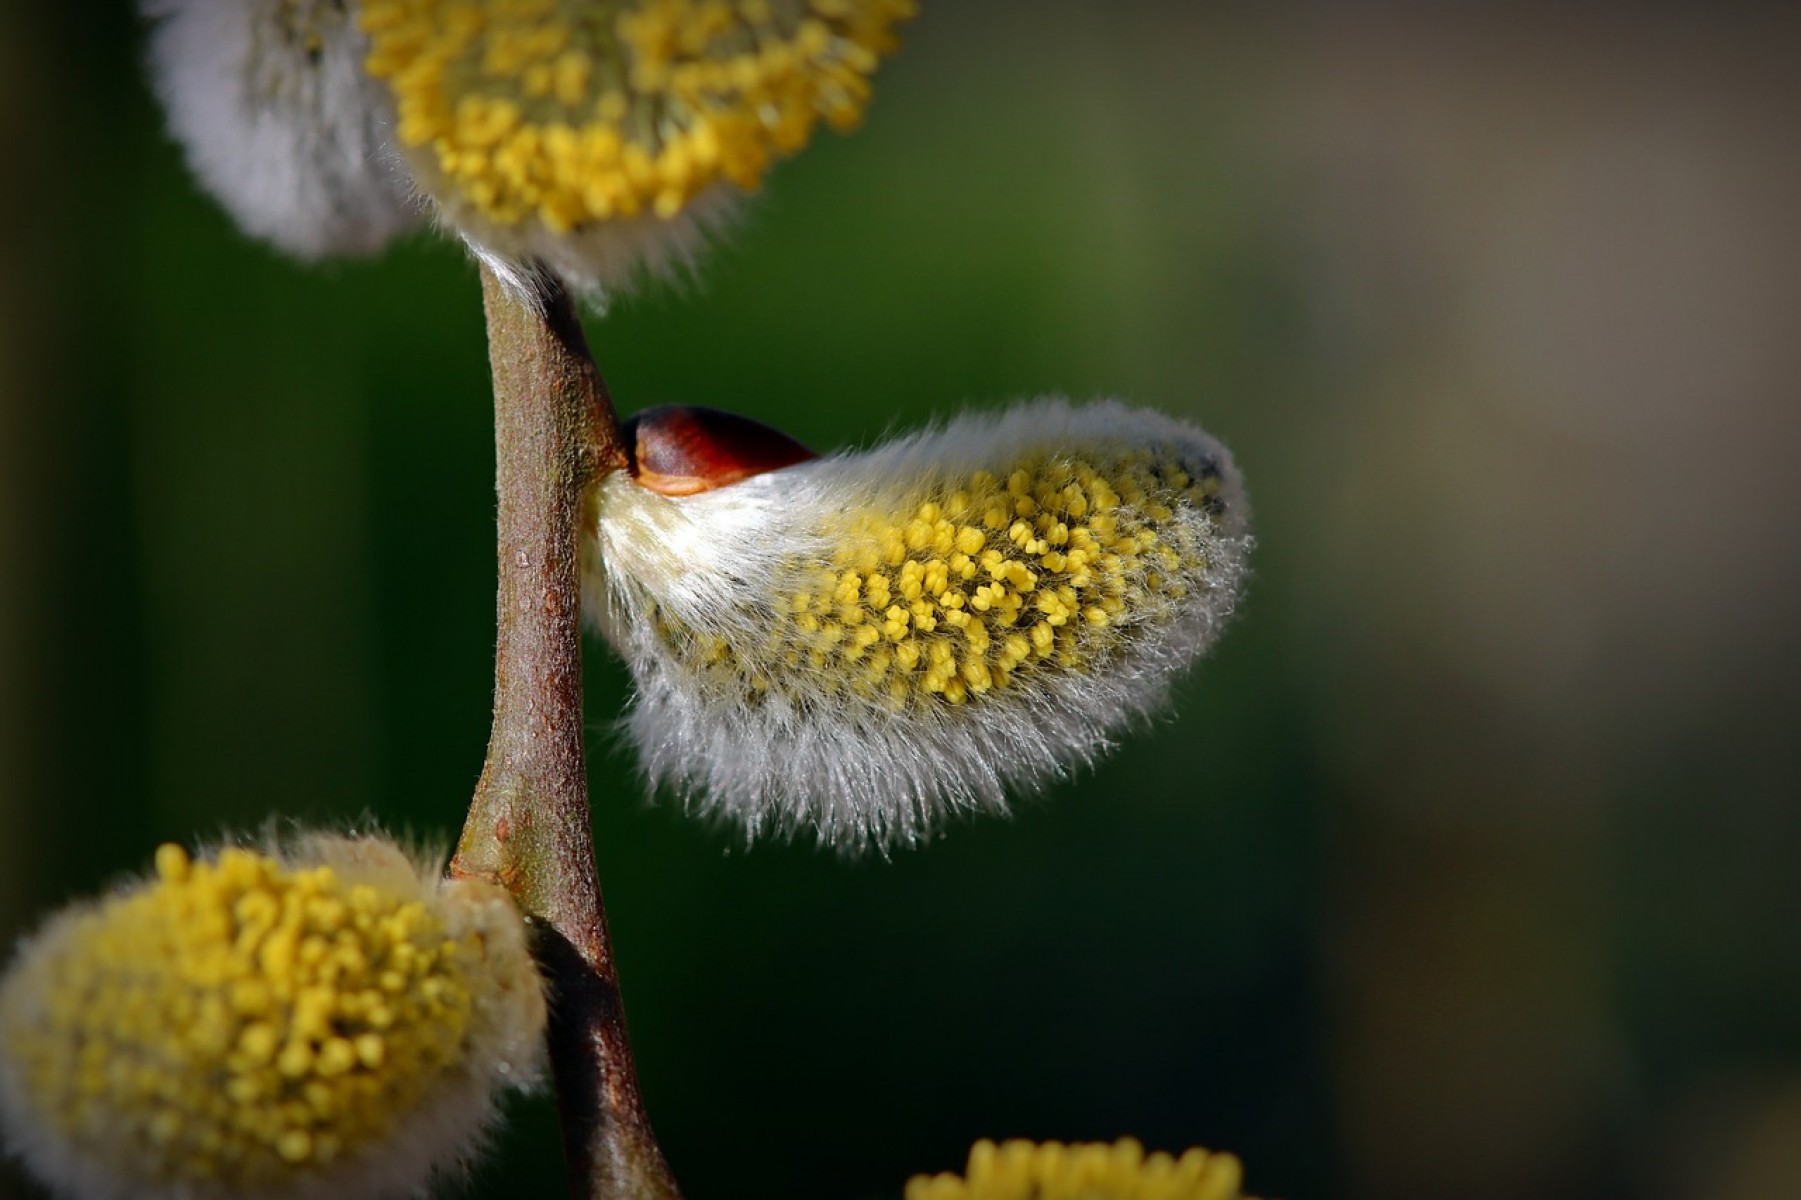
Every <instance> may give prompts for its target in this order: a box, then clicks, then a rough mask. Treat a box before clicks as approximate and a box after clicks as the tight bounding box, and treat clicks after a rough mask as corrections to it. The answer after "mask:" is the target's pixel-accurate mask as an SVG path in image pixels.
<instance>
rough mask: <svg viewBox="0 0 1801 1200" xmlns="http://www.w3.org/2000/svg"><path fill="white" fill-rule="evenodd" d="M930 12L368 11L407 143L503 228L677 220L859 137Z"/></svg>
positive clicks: (658, 0) (444, 6)
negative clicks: (887, 62)
mask: <svg viewBox="0 0 1801 1200" xmlns="http://www.w3.org/2000/svg"><path fill="white" fill-rule="evenodd" d="M913 10H914V3H913V0H735V2H727V0H480V2H477V0H366V2H365V4H364V6H363V14H362V25H363V28H364V30H365V31H366V32H367V34H368V36H369V41H370V46H371V53H370V56H369V60H368V65H369V70H370V72H371V73H372V74H373V75H375V76H376V77H377V78H380V79H383V80H384V81H386V82H387V83H388V85H389V86H390V88H391V89H392V91H393V94H394V97H395V101H396V107H397V110H398V116H399V126H398V136H399V140H400V142H401V143H402V145H403V146H405V147H408V148H409V149H412V150H414V151H416V152H422V153H424V154H426V155H427V156H428V157H429V158H430V159H431V160H432V161H434V162H435V164H436V166H437V168H438V170H439V171H440V172H441V173H442V175H443V177H444V178H445V179H446V180H448V182H449V185H450V186H451V187H452V188H454V189H455V191H456V192H457V193H458V194H459V195H460V197H461V198H462V199H464V200H465V201H467V202H468V203H469V204H471V205H473V206H474V208H475V209H476V210H477V211H478V212H479V213H480V214H481V215H482V216H484V217H486V218H487V219H488V220H490V221H492V222H494V223H495V224H497V225H500V226H517V225H520V224H523V223H525V222H528V221H532V220H534V219H535V220H536V221H539V222H541V223H542V224H543V225H544V226H545V227H546V228H548V229H549V230H550V231H551V232H552V233H557V234H561V233H566V232H569V231H571V230H577V229H580V228H582V227H584V226H586V225H588V224H590V223H592V222H599V221H606V220H609V219H613V218H628V217H632V216H636V215H638V214H639V213H655V214H657V215H658V216H661V217H665V218H668V217H673V216H675V215H676V214H678V213H679V212H681V211H682V209H683V208H684V207H685V206H686V205H687V204H688V203H689V201H691V200H692V199H693V198H694V197H696V196H697V195H699V194H700V193H701V192H703V191H705V190H706V189H708V188H710V187H711V186H713V185H714V184H716V183H718V182H720V181H722V180H729V181H731V182H733V183H736V184H738V185H739V186H741V187H743V188H746V189H749V188H754V187H755V186H756V185H757V183H758V181H759V180H760V179H761V177H762V175H763V173H764V172H765V171H766V170H767V169H768V167H769V165H770V164H771V162H773V161H774V160H775V159H776V158H779V157H781V156H784V155H787V154H791V153H793V152H794V151H796V150H798V149H799V148H800V147H801V146H803V145H804V144H805V143H806V141H807V139H808V138H809V137H810V136H811V134H812V132H813V130H814V128H815V126H816V125H817V124H818V122H819V121H820V120H822V119H823V120H825V121H826V122H827V123H829V124H831V125H833V126H834V127H836V128H840V129H844V128H849V127H850V126H852V125H854V124H855V123H856V122H857V120H858V119H859V118H860V117H861V115H862V111H863V108H864V105H865V104H866V103H867V100H868V96H869V75H870V74H871V72H873V71H874V69H875V67H876V64H877V61H878V60H879V58H880V56H881V55H883V54H885V53H888V52H890V51H892V50H893V49H894V47H895V40H894V33H893V30H894V27H895V25H896V24H898V23H899V22H900V21H901V20H903V19H905V18H907V17H909V16H911V15H912V13H913Z"/></svg>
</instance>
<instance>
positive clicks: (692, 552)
mask: <svg viewBox="0 0 1801 1200" xmlns="http://www.w3.org/2000/svg"><path fill="white" fill-rule="evenodd" d="M1139 448H1144V449H1154V450H1160V451H1163V452H1167V453H1171V454H1174V455H1176V456H1179V457H1180V458H1181V459H1182V461H1184V462H1187V463H1198V464H1203V465H1204V467H1205V469H1206V470H1208V471H1209V472H1210V473H1211V474H1212V475H1213V476H1215V477H1216V478H1217V479H1218V487H1219V501H1220V504H1219V506H1218V508H1217V510H1216V511H1215V512H1214V513H1212V515H1209V514H1208V513H1205V512H1203V511H1202V510H1201V509H1200V508H1199V507H1198V506H1188V507H1186V508H1184V509H1182V510H1180V511H1178V512H1177V513H1176V515H1175V517H1174V518H1172V520H1173V521H1174V522H1179V523H1181V524H1182V525H1183V527H1184V529H1185V530H1186V531H1187V533H1188V534H1189V535H1190V536H1192V538H1193V539H1194V544H1195V545H1196V546H1198V547H1199V548H1200V550H1201V551H1202V557H1204V560H1205V562H1204V566H1203V567H1202V568H1200V569H1197V570H1196V571H1194V572H1193V573H1192V574H1191V575H1190V576H1189V577H1188V578H1187V579H1186V583H1187V592H1186V595H1185V596H1184V597H1183V598H1182V599H1181V600H1179V601H1177V602H1175V603H1176V607H1175V611H1174V612H1173V614H1171V615H1170V616H1169V617H1168V619H1164V620H1156V621H1153V620H1150V619H1148V618H1146V619H1143V620H1138V619H1136V618H1134V617H1133V615H1132V614H1126V616H1125V619H1123V620H1121V621H1120V623H1119V625H1118V629H1119V631H1120V632H1119V634H1118V637H1117V638H1116V639H1115V640H1116V642H1117V644H1116V645H1115V646H1113V647H1111V648H1110V649H1109V650H1108V651H1107V652H1106V653H1105V654H1104V655H1103V656H1102V657H1101V658H1100V659H1099V660H1098V661H1096V662H1095V663H1094V664H1093V665H1092V667H1091V668H1088V667H1084V668H1081V669H1077V668H1071V667H1050V666H1046V667H1044V668H1042V669H1036V670H1032V671H1030V672H1027V671H1020V672H1018V673H1016V674H1015V675H1014V676H1013V681H1012V683H1011V684H1010V685H1008V686H1006V687H1002V688H996V689H994V690H992V691H988V692H986V693H985V694H983V695H981V696H977V697H971V698H970V699H969V701H968V702H966V703H963V704H958V705H953V704H945V703H932V704H923V705H918V704H916V705H905V706H899V707H897V706H895V705H891V704H884V703H881V702H880V701H879V700H873V699H871V698H869V697H868V696H865V695H859V694H857V693H856V692H855V691H854V689H852V688H850V687H848V686H846V680H845V679H844V678H843V677H842V674H837V675H835V674H834V673H833V672H832V671H831V670H830V669H823V670H822V669H817V668H815V667H810V666H809V665H807V664H805V663H801V664H797V665H790V666H788V667H785V668H784V667H783V666H781V665H779V664H776V663H772V662H768V661H764V662H760V663H759V664H758V665H759V669H760V670H765V671H775V672H782V671H784V670H785V671H786V674H784V675H783V676H782V677H781V679H780V681H779V682H780V686H779V687H777V688H771V689H770V692H769V694H768V695H767V697H759V698H758V699H759V702H757V703H746V698H745V695H744V694H743V692H742V690H741V689H734V688H732V687H729V686H728V687H721V686H719V685H718V683H717V680H709V679H708V678H706V677H705V676H704V674H703V673H702V672H700V671H697V670H696V669H695V668H694V667H693V666H692V665H691V663H689V662H685V661H684V660H683V658H682V656H681V655H680V654H679V653H677V652H676V651H675V649H674V648H673V647H672V646H671V644H670V642H669V640H668V638H667V636H666V631H665V629H664V628H663V627H662V626H661V625H660V620H661V619H663V618H667V619H668V620H672V621H674V622H678V623H679V624H680V625H681V626H683V627H685V628H687V629H689V630H692V631H694V632H695V633H696V634H698V635H701V636H703V637H711V638H718V639H723V641H724V642H725V643H726V644H728V645H730V646H732V647H734V648H737V647H755V646H757V645H758V644H759V642H760V640H762V639H767V638H768V637H769V631H770V629H771V626H772V623H773V622H780V621H781V620H782V619H783V617H782V615H781V614H782V612H784V611H785V609H784V607H783V606H784V605H785V604H786V603H787V602H788V597H789V596H790V594H791V593H792V592H793V591H794V590H795V589H797V588H800V589H804V587H805V584H804V582H801V581H803V580H804V579H805V578H808V577H810V576H811V577H816V576H817V574H818V572H820V571H821V570H823V569H829V564H831V563H832V561H833V557H832V554H833V550H834V547H835V546H836V545H837V542H836V541H835V539H837V538H841V537H842V536H843V533H842V529H843V521H842V518H843V515H844V514H847V513H857V512H861V511H873V512H879V513H883V514H896V515H899V516H900V519H902V520H904V519H905V517H904V514H905V513H907V512H909V511H910V510H911V508H912V506H914V505H915V504H917V503H918V502H919V501H920V499H921V498H923V497H926V496H928V495H930V494H933V489H934V488H937V489H939V490H942V489H943V488H944V486H945V484H946V482H947V481H950V480H954V479H956V478H958V477H960V476H965V475H968V474H969V473H972V472H975V471H979V470H987V471H991V472H995V473H997V474H998V475H999V477H1000V478H1001V479H1005V478H1006V477H1007V475H1008V474H1009V472H1010V471H1011V470H1012V469H1013V466H1014V465H1015V464H1018V463H1021V462H1022V461H1025V460H1027V459H1029V458H1030V457H1032V456H1034V455H1037V456H1041V457H1043V456H1057V455H1065V456H1079V455H1084V454H1095V453H1100V454H1105V453H1109V452H1112V453H1118V452H1121V451H1126V452H1129V451H1132V450H1134V449H1139ZM595 511H596V514H597V516H596V519H595V523H594V528H593V530H592V531H591V533H592V540H591V543H590V545H589V546H588V547H587V555H586V562H585V565H584V570H585V579H584V592H585V600H586V603H587V608H588V613H589V616H590V618H591V619H592V621H593V622H594V623H595V624H596V625H597V626H598V628H599V629H600V630H601V631H602V633H603V634H604V635H605V636H606V638H607V639H608V641H609V642H610V643H611V644H612V645H613V646H614V647H615V649H616V650H617V651H618V652H619V653H620V654H621V656H622V657H623V658H624V660H625V662H626V664H627V666H628V667H629V669H630V672H631V675H632V679H633V683H634V685H635V694H634V697H633V700H632V704H631V708H630V711H629V713H628V714H627V715H626V717H625V719H624V722H623V727H624V729H625V731H626V733H627V734H628V736H629V738H630V740H631V742H632V743H633V744H634V745H635V747H636V749H637V752H638V755H639V758H640V761H641V764H642V768H643V770H644V772H645V774H646V776H647V777H648V778H649V780H650V782H651V783H652V784H653V785H667V786H669V787H670V788H672V789H673V790H674V791H675V792H676V793H677V794H678V795H679V796H680V797H681V798H682V800H683V802H684V803H685V804H686V806H687V807H688V808H689V809H690V810H691V811H693V812H695V813H697V814H700V815H704V816H709V817H716V818H723V819H726V820H728V821H730V822H733V823H736V824H737V825H739V826H740V827H742V829H743V830H744V831H745V833H746V835H747V836H749V837H755V836H757V835H761V834H772V835H777V836H786V835H793V834H796V833H811V834H813V835H814V836H816V837H817V839H818V840H819V841H820V842H821V843H823V844H827V845H830V846H834V847H837V848H840V849H843V850H847V851H852V852H855V851H858V850H862V849H865V848H871V847H874V848H879V849H886V848H888V847H891V846H897V845H911V844H915V843H917V842H920V841H921V840H923V839H925V838H927V837H929V836H930V835H931V834H932V833H933V832H935V831H936V830H937V829H938V828H939V827H940V826H941V825H942V824H943V822H944V820H945V819H946V818H947V817H949V816H952V815H955V814H959V813H966V812H992V813H1002V812H1005V811H1006V807H1007V793H1008V791H1009V790H1012V789H1026V790H1029V789H1033V788H1036V787H1039V786H1042V785H1043V784H1045V783H1047V782H1049V781H1051V780H1055V779H1059V778H1062V777H1064V776H1065V775H1067V774H1068V772H1069V771H1070V770H1071V769H1073V768H1078V767H1082V766H1086V765H1088V764H1091V763H1092V762H1093V761H1094V760H1095V759H1096V758H1098V757H1099V756H1100V755H1102V754H1104V753H1106V752H1107V751H1108V750H1110V749H1111V748H1112V746H1113V745H1114V741H1115V738H1116V737H1118V736H1119V735H1120V734H1121V733H1123V732H1124V731H1126V730H1127V729H1128V728H1130V727H1131V726H1133V725H1135V724H1139V723H1142V722H1144V721H1145V720H1146V719H1147V718H1149V717H1151V716H1152V715H1154V714H1155V713H1156V712H1158V711H1159V710H1160V709H1161V708H1163V707H1164V705H1165V703H1166V701H1167V699H1168V695H1169V692H1170V688H1171V686H1172V685H1173V683H1174V682H1175V680H1176V679H1177V678H1178V677H1179V675H1180V674H1181V673H1182V672H1183V670H1184V669H1185V668H1186V667H1187V666H1188V665H1189V664H1190V663H1191V662H1193V661H1194V659H1196V658H1197V657H1198V656H1199V655H1200V654H1201V653H1202V652H1203V651H1204V650H1206V649H1207V648H1208V647H1209V646H1210V645H1211V644H1212V643H1213V642H1214V641H1215V640H1216V639H1217V637H1218V636H1219V634H1220V632H1221V630H1222V629H1223V627H1224V625H1225V622H1226V619H1227V618H1228V617H1229V616H1230V614H1231V612H1232V609H1233V606H1234V604H1235V602H1236V600H1237V597H1238V594H1239V591H1240V588H1241V585H1242V582H1243V579H1244V576H1245V573H1246V557H1247V554H1248V552H1249V549H1250V546H1251V539H1250V537H1249V535H1248V533H1247V531H1246V530H1247V519H1248V512H1247V508H1246V504H1245V499H1244V494H1243V488H1242V483H1241V480H1240V477H1239V475H1238V472H1237V469H1236V467H1235V466H1234V465H1233V463H1232V460H1231V456H1230V454H1229V453H1228V452H1227V451H1226V449H1225V448H1224V447H1223V446H1221V445H1220V444H1219V443H1218V442H1217V441H1216V440H1214V439H1213V438H1212V437H1210V436H1209V435H1207V434H1206V433H1204V432H1203V431H1201V430H1200V429H1198V428H1196V427H1195V426H1193V425H1190V424H1187V423H1185V422H1181V421H1178V420H1175V419H1173V418H1171V417H1168V416H1165V415H1163V414H1160V413H1156V412H1152V411H1147V410H1144V409H1138V408H1131V407H1127V406H1126V405H1124V404H1120V403H1118V402H1113V401H1106V402H1100V403H1093V404H1087V405H1074V404H1071V403H1069V402H1068V401H1066V400H1063V399H1061V398H1052V399H1045V400H1037V401H1032V402H1027V403H1022V404H1018V405H1016V406H1014V407H1012V408H1010V409H1008V410H1007V411H1005V412H1003V413H1001V414H998V415H979V414H965V415H963V416H959V417H957V418H955V419H953V420H950V421H948V422H946V423H944V424H943V425H941V426H939V427H937V428H934V429H928V430H926V431H924V432H920V433H915V434H913V435H911V436H907V437H902V438H899V439H897V440H894V441H890V442H887V443H885V444H882V445H879V446H877V447H875V448H873V449H871V450H867V451H863V452H852V453H843V454H837V455H833V456H829V457H826V458H821V459H817V460H813V461H809V462H805V463H801V464H799V465H796V466H792V467H787V468H784V469H781V470H777V471H772V472H768V473H766V474H762V475H757V476H753V477H751V478H749V479H746V480H744V481H742V482H740V483H736V484H732V485H730V486H726V487H721V488H718V489H715V490H713V491H708V492H702V493H700V494H697V495H692V496H684V497H668V496H663V495H658V494H655V493H652V492H650V491H648V490H646V489H644V488H642V487H640V486H639V485H638V484H636V483H635V482H633V481H632V480H631V479H630V478H629V476H628V475H627V474H626V473H625V472H623V471H621V472H616V473H614V474H613V475H611V476H609V477H608V478H607V479H605V480H604V481H602V483H601V484H600V486H599V489H598V495H597V500H596V504H595ZM753 653H754V651H753Z"/></svg>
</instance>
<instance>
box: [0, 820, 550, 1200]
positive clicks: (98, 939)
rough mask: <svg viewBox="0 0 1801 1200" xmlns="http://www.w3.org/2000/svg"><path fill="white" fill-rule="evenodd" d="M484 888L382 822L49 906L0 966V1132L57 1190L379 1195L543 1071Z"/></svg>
mask: <svg viewBox="0 0 1801 1200" xmlns="http://www.w3.org/2000/svg"><path fill="white" fill-rule="evenodd" d="M545 1019H546V1005H545V998H544V993H543V988H542V984H541V982H540V979H539V976H538V973H537V970H536V967H535V965H534V964H533V961H532V958H531V954H530V950H529V947H528V943H527V930H526V926H525V923H524V921H523V920H522V919H521V917H520V915H519V913H518V911H517V909H516V908H515V907H514V906H513V903H512V901H511V900H510V898H509V897H508V896H507V895H506V893H505V892H503V891H502V890H501V889H500V888H499V887H498V886H496V885H494V884H490V883H486V882H484V881H480V880H467V879H465V880H451V881H443V880H442V871H441V867H440V865H439V863H438V861H437V860H435V859H433V860H426V861H416V860H414V859H413V858H412V857H411V856H409V855H408V854H406V853H405V852H404V851H403V850H402V849H401V848H400V847H398V846H397V845H396V844H395V843H393V842H391V841H388V840H386V839H383V838H380V837H361V838H348V837H337V836H333V835H328V834H312V835H304V836H300V837H297V838H295V839H294V840H292V841H291V842H290V843H288V844H286V845H280V846H271V847H269V848H266V849H260V850H252V849H249V848H238V847H226V848H224V849H222V850H220V851H218V852H217V853H215V854H212V855H208V856H207V857H206V858H205V859H203V860H200V861H193V860H190V859H189V858H188V856H187V855H186V854H185V853H184V852H183V851H181V850H180V849H179V848H178V847H175V846H172V845H171V846H164V847H163V848H162V849H161V850H160V851H159V852H158V854H157V872H156V875H155V877H154V878H152V879H150V880H147V881H143V882H138V883H134V884H132V885H129V886H127V887H124V888H121V889H119V890H118V891H116V892H114V893H113V894H112V895H109V896H105V897H102V898H100V899H97V900H94V901H86V902H80V903H77V904H74V905H71V906H70V907H69V908H67V909H65V910H63V911H62V912H60V913H58V914H56V915H55V916H54V917H52V918H51V919H50V920H49V921H48V922H46V924H45V925H44V926H43V928H42V929H40V930H39V931H38V932H37V933H36V934H35V935H34V936H32V937H31V938H29V939H27V940H26V941H25V942H24V943H23V944H22V945H21V946H20V948H19V950H18V952H17V954H16V955H15V957H14V959H13V961H12V963H11V965H10V966H9V967H8V968H7V970H6V972H5V973H4V975H0V1134H4V1140H5V1143H6V1146H7V1148H8V1149H10V1150H11V1151H12V1152H13V1153H15V1154H17V1155H18V1156H19V1157H21V1158H22V1159H23V1160H24V1162H25V1164H26V1165H27V1166H28V1167H29V1168H30V1169H31V1170H32V1172H33V1173H34V1174H35V1175H37V1176H38V1178H39V1179H40V1180H42V1181H43V1182H44V1183H46V1184H47V1185H49V1186H50V1188H51V1189H52V1190H53V1192H54V1193H55V1194H56V1195H58V1196H66V1197H70V1198H71V1200H254V1198H258V1197H261V1198H267V1200H348V1198H350V1197H363V1198H367V1200H399V1198H401V1197H414V1196H420V1195H423V1194H426V1191H427V1189H428V1188H429V1187H430V1185H431V1184H432V1183H433V1182H434V1181H441V1180H443V1179H445V1178H447V1177H452V1176H455V1175H456V1174H457V1173H458V1172H459V1170H460V1169H461V1168H462V1167H464V1166H466V1165H467V1164H468V1162H469V1161H470V1160H471V1158H472V1157H473V1156H474V1155H475V1154H476V1153H478V1152H479V1151H480V1149H481V1148H482V1145H483V1143H484V1141H485V1140H486V1135H487V1133H488V1132H489V1131H490V1130H491V1129H492V1128H493V1127H494V1125H495V1123H496V1121H497V1120H498V1117H499V1105H498V1099H499V1093H501V1092H502V1091H504V1090H506V1089H509V1088H523V1087H530V1086H532V1085H533V1084H534V1083H535V1081H536V1080H537V1079H538V1078H539V1077H540V1074H541V1071H542V1058H543V1038H542V1035H543V1029H544V1024H545Z"/></svg>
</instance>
